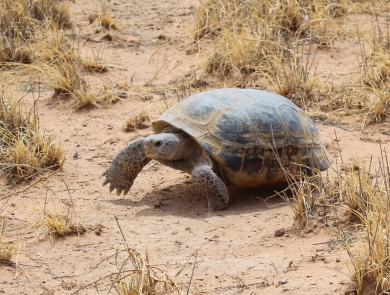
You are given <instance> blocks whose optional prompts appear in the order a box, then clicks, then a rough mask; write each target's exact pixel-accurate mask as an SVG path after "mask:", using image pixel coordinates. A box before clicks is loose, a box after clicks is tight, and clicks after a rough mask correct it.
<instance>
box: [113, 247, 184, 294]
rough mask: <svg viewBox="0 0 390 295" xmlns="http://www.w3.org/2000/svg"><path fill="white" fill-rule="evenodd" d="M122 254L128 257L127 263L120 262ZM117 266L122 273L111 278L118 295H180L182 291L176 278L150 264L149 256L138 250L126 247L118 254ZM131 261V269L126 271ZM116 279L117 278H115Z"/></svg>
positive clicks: (118, 251)
mask: <svg viewBox="0 0 390 295" xmlns="http://www.w3.org/2000/svg"><path fill="white" fill-rule="evenodd" d="M121 254H124V255H126V259H125V263H122V264H120V263H119V262H118V260H119V256H120V255H121ZM116 260H117V265H120V267H119V268H120V270H121V271H120V272H119V273H118V274H116V275H115V276H112V278H111V288H114V290H115V291H116V293H117V294H118V295H129V294H134V295H141V294H142V295H160V294H161V295H162V294H180V293H181V290H180V288H179V287H178V286H177V285H176V283H175V279H176V277H175V278H170V277H169V276H168V275H167V274H166V273H165V271H163V270H162V269H161V268H159V267H156V266H153V265H151V264H150V263H149V256H148V253H147V252H146V253H145V255H144V256H142V255H141V253H139V252H138V251H137V250H135V249H132V248H129V247H127V246H124V247H123V249H122V250H117V253H116ZM129 261H130V263H131V267H129V269H126V267H125V266H126V264H127V263H128V262H129ZM114 277H115V278H114Z"/></svg>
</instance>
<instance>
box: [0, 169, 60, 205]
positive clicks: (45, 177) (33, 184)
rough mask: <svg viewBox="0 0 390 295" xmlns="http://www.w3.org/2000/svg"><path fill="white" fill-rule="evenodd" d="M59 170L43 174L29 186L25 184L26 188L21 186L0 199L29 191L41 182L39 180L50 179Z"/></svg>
mask: <svg viewBox="0 0 390 295" xmlns="http://www.w3.org/2000/svg"><path fill="white" fill-rule="evenodd" d="M57 172H58V170H56V171H53V172H52V173H50V174H49V175H46V176H43V177H41V178H39V179H38V180H36V181H34V182H33V183H32V184H30V185H28V186H25V187H24V188H21V189H20V190H17V191H16V192H13V193H10V194H8V195H6V196H4V197H2V198H0V200H5V199H8V198H10V197H12V196H13V195H16V194H18V193H24V192H25V191H27V190H28V189H29V188H31V187H33V186H35V185H36V184H37V183H39V182H42V181H44V180H46V179H48V178H49V177H50V176H52V175H53V174H55V173H57Z"/></svg>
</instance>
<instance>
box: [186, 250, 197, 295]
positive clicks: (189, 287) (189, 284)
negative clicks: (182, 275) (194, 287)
mask: <svg viewBox="0 0 390 295" xmlns="http://www.w3.org/2000/svg"><path fill="white" fill-rule="evenodd" d="M196 258H198V252H196V253H195V261H194V266H193V268H192V272H191V278H190V282H189V283H188V288H187V295H188V294H189V292H190V289H191V283H192V278H193V277H194V272H195V267H196Z"/></svg>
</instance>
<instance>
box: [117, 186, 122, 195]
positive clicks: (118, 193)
mask: <svg viewBox="0 0 390 295" xmlns="http://www.w3.org/2000/svg"><path fill="white" fill-rule="evenodd" d="M122 191H123V188H121V187H117V188H116V195H117V196H120V195H121V193H122Z"/></svg>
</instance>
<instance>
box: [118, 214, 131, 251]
mask: <svg viewBox="0 0 390 295" xmlns="http://www.w3.org/2000/svg"><path fill="white" fill-rule="evenodd" d="M115 221H116V223H117V224H118V227H119V230H120V231H121V234H122V237H123V240H124V241H125V244H126V247H127V248H129V245H128V244H127V241H126V238H125V235H124V234H123V231H122V228H121V226H120V224H119V220H118V216H116V215H115Z"/></svg>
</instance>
